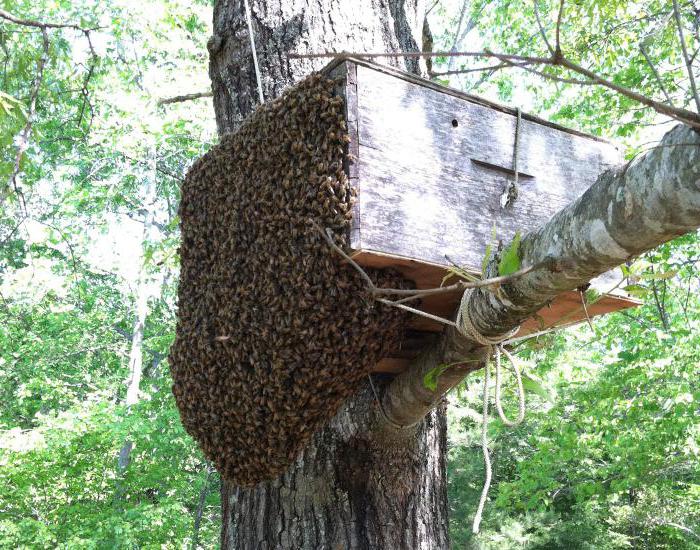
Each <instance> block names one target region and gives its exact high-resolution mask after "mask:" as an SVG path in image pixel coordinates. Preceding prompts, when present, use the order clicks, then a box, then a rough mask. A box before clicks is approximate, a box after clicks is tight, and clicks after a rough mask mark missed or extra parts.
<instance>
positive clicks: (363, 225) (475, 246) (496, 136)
mask: <svg viewBox="0 0 700 550" xmlns="http://www.w3.org/2000/svg"><path fill="white" fill-rule="evenodd" d="M326 72H327V74H329V75H331V76H333V77H336V78H338V79H339V84H338V93H339V94H341V95H343V96H344V98H345V108H346V119H347V122H348V131H349V134H350V139H351V141H350V144H349V151H350V154H351V155H352V160H351V161H350V162H349V163H348V166H347V170H348V176H349V178H350V181H351V183H352V185H353V186H354V187H355V188H356V189H357V196H358V200H357V203H356V205H355V207H354V212H353V223H352V228H351V231H350V245H351V248H352V249H353V250H354V258H355V260H356V261H357V262H358V263H359V264H361V265H363V266H372V267H392V268H395V269H398V270H399V271H401V272H402V273H403V274H404V276H406V277H407V278H409V279H412V280H413V281H415V283H416V285H417V287H418V288H430V287H435V286H440V283H441V281H442V279H443V277H444V276H445V274H446V273H447V269H448V268H449V266H450V265H452V264H457V265H459V266H461V267H463V268H466V269H469V270H471V271H473V272H475V273H478V272H480V270H481V263H482V259H483V257H484V254H485V251H486V247H487V245H488V243H489V241H490V240H491V239H492V234H493V231H494V228H495V231H496V235H497V238H498V239H499V240H502V241H504V242H507V241H508V240H509V239H511V238H512V237H513V235H514V234H515V233H516V232H517V231H519V232H520V233H521V234H524V233H527V232H528V231H530V230H532V229H535V228H537V227H538V226H540V225H541V224H543V223H545V222H547V221H548V220H549V219H550V218H551V217H552V215H553V214H555V213H556V212H557V211H559V210H560V209H561V208H563V207H564V206H566V205H567V204H569V203H570V202H572V201H573V200H575V199H576V198H577V197H579V196H580V195H581V194H582V193H583V192H584V191H585V190H586V189H587V188H588V187H590V186H591V184H593V183H594V182H595V181H596V179H597V177H598V176H599V175H600V173H601V172H603V171H605V170H606V169H608V168H609V167H611V166H614V165H616V164H619V163H620V162H621V155H620V152H619V151H618V149H617V148H616V147H615V146H614V145H613V144H611V143H609V142H607V141H604V140H602V139H599V138H596V137H593V136H589V135H586V134H583V133H581V132H577V131H575V130H570V129H567V128H564V127H562V126H559V125H556V124H553V123H551V122H548V121H545V120H541V119H539V118H537V117H534V116H532V115H528V114H525V113H523V114H522V115H521V120H520V124H519V140H518V143H519V145H518V151H517V155H518V174H519V182H518V196H517V199H516V200H515V201H514V202H513V203H512V205H509V206H507V207H505V208H504V207H502V206H501V196H502V195H503V193H504V191H505V189H506V188H507V186H508V184H509V182H512V181H513V180H514V175H515V172H514V170H513V167H514V152H515V151H514V143H515V131H516V121H517V112H516V111H515V109H512V108H509V107H505V106H503V105H499V104H496V103H493V102H489V101H486V100H484V99H481V98H478V97H475V96H471V95H468V94H464V93H462V92H459V91H456V90H453V89H450V88H445V87H442V86H438V85H436V84H434V83H432V82H430V81H428V80H424V79H421V78H418V77H416V76H414V75H411V74H408V73H403V72H400V71H397V70H393V69H390V68H387V67H383V66H379V65H375V64H373V63H369V62H366V61H363V60H358V59H352V58H338V59H336V60H334V61H333V62H332V63H331V64H330V65H329V66H328V67H327V68H326ZM619 279H620V276H618V277H617V280H619ZM597 283H598V284H597V286H598V290H600V291H602V292H605V291H606V290H609V289H610V288H612V287H613V286H614V285H615V277H614V276H613V274H607V276H604V277H602V278H600V280H599V281H598V282H597ZM459 298H460V296H459V294H458V293H455V294H452V295H449V294H442V295H438V296H435V297H432V298H429V299H426V300H424V302H423V304H422V308H423V309H424V310H425V311H428V312H430V313H433V314H436V315H440V316H443V317H450V316H451V315H452V314H453V313H454V311H455V310H456V308H457V305H458V303H459ZM637 304H638V301H636V300H634V299H631V298H629V297H626V296H623V295H622V294H621V293H620V292H616V293H607V294H606V295H605V296H604V297H603V298H602V299H600V300H599V301H597V302H596V303H595V304H592V305H590V306H589V308H588V311H589V314H590V315H591V316H594V315H600V314H604V313H609V312H612V311H616V310H619V309H624V308H627V307H631V306H635V305H637ZM538 316H539V318H538V320H537V321H535V319H532V320H531V321H528V322H526V323H525V324H524V325H523V329H522V332H523V333H527V332H532V331H535V330H538V329H539V328H540V327H541V326H542V324H544V326H547V327H551V326H559V325H565V324H571V323H573V322H577V321H581V320H582V319H584V318H585V313H584V312H583V307H582V303H581V297H580V295H579V293H577V292H572V293H569V294H564V295H562V296H560V297H559V298H558V299H557V300H556V301H555V302H553V303H552V304H551V305H550V306H548V307H547V308H544V309H543V310H542V311H540V312H539V314H538ZM440 330H442V326H441V325H440V324H439V323H435V322H432V321H430V320H428V319H425V318H422V317H418V316H416V317H415V319H414V320H413V322H412V323H411V326H410V329H409V331H408V332H407V334H406V338H405V339H404V344H403V345H402V348H401V349H400V350H392V352H391V354H390V355H391V356H390V357H388V358H386V359H385V360H383V361H382V362H381V363H380V364H379V365H378V366H377V370H379V371H399V370H401V369H402V368H404V367H405V365H406V364H407V362H408V360H410V358H411V357H413V356H415V354H416V353H417V352H418V351H419V350H420V348H421V347H422V346H424V345H425V344H426V343H427V341H428V340H430V338H431V336H434V334H435V333H436V332H439V331H440Z"/></svg>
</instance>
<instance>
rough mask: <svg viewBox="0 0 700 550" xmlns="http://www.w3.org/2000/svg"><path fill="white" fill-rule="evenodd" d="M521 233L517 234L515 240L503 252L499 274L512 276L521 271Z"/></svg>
mask: <svg viewBox="0 0 700 550" xmlns="http://www.w3.org/2000/svg"><path fill="white" fill-rule="evenodd" d="M519 249H520V231H518V232H516V233H515V236H514V237H513V240H512V241H511V242H510V244H509V245H508V248H506V249H505V250H504V251H503V255H502V256H501V261H500V262H499V264H498V274H499V275H501V276H506V275H510V274H512V273H515V272H516V271H518V269H520V250H519Z"/></svg>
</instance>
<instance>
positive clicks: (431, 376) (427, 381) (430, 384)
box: [423, 365, 450, 391]
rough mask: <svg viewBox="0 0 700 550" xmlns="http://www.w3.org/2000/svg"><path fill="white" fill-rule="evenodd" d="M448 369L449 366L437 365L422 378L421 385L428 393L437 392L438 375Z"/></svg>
mask: <svg viewBox="0 0 700 550" xmlns="http://www.w3.org/2000/svg"><path fill="white" fill-rule="evenodd" d="M449 368H450V365H438V366H437V367H435V368H433V369H431V370H430V371H428V373H427V374H426V375H425V376H424V377H423V385H424V386H425V387H426V388H428V389H429V390H430V391H435V390H437V384H438V378H440V375H441V374H442V373H443V372H445V371H446V370H447V369H449Z"/></svg>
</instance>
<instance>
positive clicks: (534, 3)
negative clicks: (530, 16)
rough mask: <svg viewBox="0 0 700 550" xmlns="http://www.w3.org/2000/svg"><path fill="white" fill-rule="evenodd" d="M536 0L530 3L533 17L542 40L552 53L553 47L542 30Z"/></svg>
mask: <svg viewBox="0 0 700 550" xmlns="http://www.w3.org/2000/svg"><path fill="white" fill-rule="evenodd" d="M537 1H538V0H533V1H532V5H533V7H534V11H535V19H536V20H537V26H538V27H539V29H540V35H541V36H542V40H544V43H545V44H546V45H547V49H548V50H549V53H550V54H552V55H554V48H552V45H551V44H550V43H549V40H548V39H547V34H546V33H545V32H544V27H542V22H541V21H540V11H539V10H538V9H537Z"/></svg>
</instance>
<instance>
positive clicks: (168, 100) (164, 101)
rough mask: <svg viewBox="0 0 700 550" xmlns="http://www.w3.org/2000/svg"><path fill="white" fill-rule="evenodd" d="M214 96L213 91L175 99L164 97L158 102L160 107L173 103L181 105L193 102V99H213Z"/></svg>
mask: <svg viewBox="0 0 700 550" xmlns="http://www.w3.org/2000/svg"><path fill="white" fill-rule="evenodd" d="M213 96H214V94H213V92H211V91H208V92H195V93H193V94H184V95H176V96H175V97H164V98H161V99H159V100H158V101H157V104H158V105H170V104H171V103H180V102H183V101H191V100H193V99H199V98H200V97H213Z"/></svg>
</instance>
